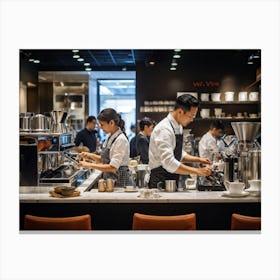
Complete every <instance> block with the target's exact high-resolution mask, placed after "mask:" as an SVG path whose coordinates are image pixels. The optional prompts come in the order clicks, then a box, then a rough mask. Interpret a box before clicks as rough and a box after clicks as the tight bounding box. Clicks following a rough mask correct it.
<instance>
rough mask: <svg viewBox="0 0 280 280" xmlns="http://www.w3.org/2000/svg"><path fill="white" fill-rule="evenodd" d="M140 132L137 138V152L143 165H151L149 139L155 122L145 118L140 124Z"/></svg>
mask: <svg viewBox="0 0 280 280" xmlns="http://www.w3.org/2000/svg"><path fill="white" fill-rule="evenodd" d="M139 127H140V132H139V133H138V134H137V136H136V152H137V155H140V161H141V162H142V163H143V164H148V163H149V137H150V135H151V133H152V131H153V129H154V122H153V121H152V120H151V119H150V118H143V119H142V120H141V121H140V123H139Z"/></svg>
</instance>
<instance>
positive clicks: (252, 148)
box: [231, 122, 261, 188]
mask: <svg viewBox="0 0 280 280" xmlns="http://www.w3.org/2000/svg"><path fill="white" fill-rule="evenodd" d="M231 126H232V128H233V130H234V133H235V135H236V137H237V139H238V146H237V156H238V174H237V179H238V181H240V182H244V183H245V187H246V188H248V187H249V183H248V180H253V179H259V180H260V179H261V148H260V145H259V143H258V142H257V141H255V138H256V136H257V134H258V132H259V131H260V128H261V123H260V122H232V123H231Z"/></svg>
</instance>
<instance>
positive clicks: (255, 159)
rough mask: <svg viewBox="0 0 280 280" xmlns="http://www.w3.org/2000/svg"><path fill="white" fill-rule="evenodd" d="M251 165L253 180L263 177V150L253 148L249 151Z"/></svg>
mask: <svg viewBox="0 0 280 280" xmlns="http://www.w3.org/2000/svg"><path fill="white" fill-rule="evenodd" d="M248 157H249V166H250V171H251V174H250V175H251V176H250V179H251V180H256V179H261V151H260V150H253V151H249V153H248Z"/></svg>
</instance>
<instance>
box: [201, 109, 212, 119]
mask: <svg viewBox="0 0 280 280" xmlns="http://www.w3.org/2000/svg"><path fill="white" fill-rule="evenodd" d="M200 116H201V117H202V118H203V119H205V118H209V116H210V109H205V108H203V109H201V110H200Z"/></svg>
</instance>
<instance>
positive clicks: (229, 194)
mask: <svg viewBox="0 0 280 280" xmlns="http://www.w3.org/2000/svg"><path fill="white" fill-rule="evenodd" d="M249 194H250V193H249V192H247V191H242V192H241V193H230V192H228V191H225V192H223V196H226V197H244V196H248V195H249Z"/></svg>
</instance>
